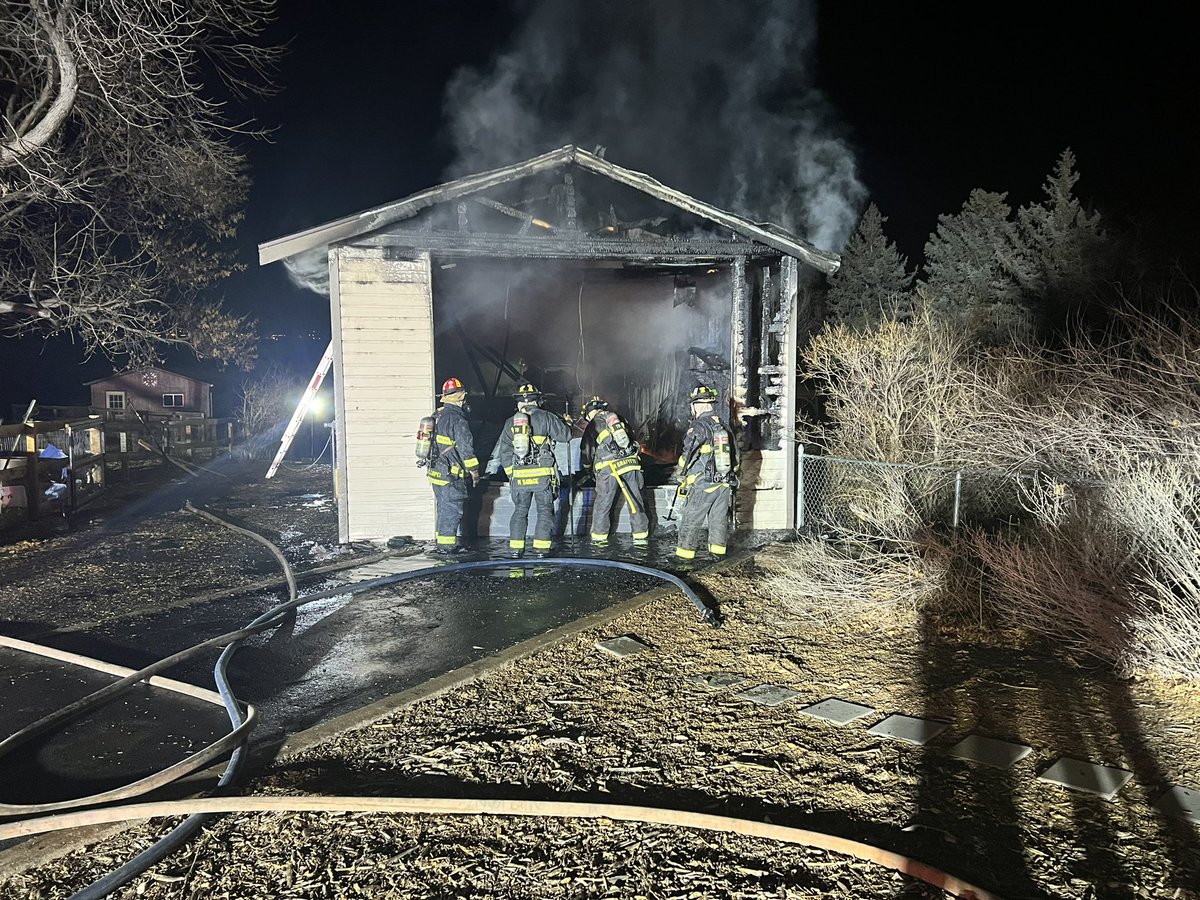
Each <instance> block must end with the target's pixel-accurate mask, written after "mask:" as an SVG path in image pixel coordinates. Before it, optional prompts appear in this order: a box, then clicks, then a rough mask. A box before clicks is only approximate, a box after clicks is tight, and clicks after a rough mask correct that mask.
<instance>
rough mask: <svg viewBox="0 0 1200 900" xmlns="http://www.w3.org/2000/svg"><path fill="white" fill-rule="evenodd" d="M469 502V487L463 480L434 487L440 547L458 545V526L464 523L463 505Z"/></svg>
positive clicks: (435, 518)
mask: <svg viewBox="0 0 1200 900" xmlns="http://www.w3.org/2000/svg"><path fill="white" fill-rule="evenodd" d="M466 502H467V485H466V483H465V482H463V481H462V480H461V479H459V480H455V481H451V482H450V483H449V484H435V485H434V486H433V506H434V522H435V526H434V527H435V528H436V531H437V533H436V534H435V536H434V537H435V540H436V541H437V545H438V546H439V547H453V546H454V545H455V544H456V543H458V526H459V524H461V522H462V517H463V505H464V504H465V503H466Z"/></svg>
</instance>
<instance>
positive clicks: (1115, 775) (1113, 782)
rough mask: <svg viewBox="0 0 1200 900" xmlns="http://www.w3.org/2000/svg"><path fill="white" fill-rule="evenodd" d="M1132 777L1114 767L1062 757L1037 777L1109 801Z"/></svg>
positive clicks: (1128, 773)
mask: <svg viewBox="0 0 1200 900" xmlns="http://www.w3.org/2000/svg"><path fill="white" fill-rule="evenodd" d="M1132 777H1133V773H1132V772H1127V771H1125V770H1124V769H1118V768H1115V767H1114V766H1099V765H1096V764H1095V763H1090V762H1084V761H1083V760H1080V759H1071V758H1070V757H1069V756H1063V757H1061V758H1060V759H1059V760H1058V761H1057V762H1056V763H1054V765H1052V766H1051V767H1050V768H1048V769H1047V770H1046V771H1045V772H1043V773H1042V774H1041V775H1039V776H1038V781H1045V782H1047V783H1049V784H1057V785H1059V786H1060V787H1065V788H1067V789H1068V790H1072V791H1082V792H1083V793H1085V794H1095V795H1096V796H1097V797H1103V798H1104V799H1105V800H1111V799H1112V798H1113V797H1115V796H1117V791H1119V790H1120V789H1121V788H1123V787H1124V786H1125V782H1127V781H1128V780H1129V779H1130V778H1132Z"/></svg>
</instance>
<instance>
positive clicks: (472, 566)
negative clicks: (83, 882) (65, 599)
mask: <svg viewBox="0 0 1200 900" xmlns="http://www.w3.org/2000/svg"><path fill="white" fill-rule="evenodd" d="M186 508H187V509H188V510H189V511H190V512H193V513H195V514H197V515H199V516H201V517H203V518H205V519H208V520H209V521H212V522H215V523H217V524H219V525H221V526H223V527H225V528H229V529H231V530H233V531H236V532H238V533H240V534H244V535H246V536H247V537H249V538H251V539H252V540H255V541H257V542H258V543H261V544H263V545H264V546H266V547H267V548H268V549H269V550H270V551H271V553H272V554H273V555H274V556H275V557H276V559H277V560H278V561H279V563H280V564H281V566H282V567H283V570H284V575H285V577H286V579H287V584H288V595H289V599H288V600H287V601H286V602H284V603H280V604H278V605H277V606H274V607H272V608H271V609H269V610H267V611H266V612H265V613H263V614H262V615H261V616H259V617H257V618H256V619H254V620H253V621H252V622H250V623H249V624H248V625H246V626H245V627H243V628H239V629H237V630H235V631H231V632H228V633H226V634H223V635H219V636H217V637H214V638H209V639H208V640H206V641H202V642H201V643H199V644H196V645H194V646H192V647H189V648H186V649H184V650H181V651H179V652H178V653H174V654H171V655H170V656H168V657H165V658H164V659H160V660H158V661H157V662H154V663H151V664H150V665H148V666H146V667H144V668H142V669H139V670H137V671H134V672H129V673H128V674H126V675H124V677H122V678H120V679H119V680H118V681H116V682H113V683H112V684H110V685H107V686H105V687H103V688H101V689H100V690H98V691H95V692H93V693H92V694H89V695H88V696H86V697H83V698H81V699H80V700H77V701H75V702H73V703H71V704H68V705H67V706H65V707H63V708H62V709H60V710H57V711H55V712H53V713H50V714H49V715H46V716H44V717H42V718H41V719H39V720H38V721H36V722H34V723H32V724H30V725H27V726H26V727H25V728H22V729H21V730H20V731H18V732H15V733H14V734H12V735H10V736H9V737H7V738H5V739H4V740H3V741H0V759H2V758H3V757H4V756H5V755H6V754H8V753H9V752H11V751H12V750H14V749H16V748H17V747H19V746H21V745H22V744H25V743H27V742H28V741H30V740H32V739H34V738H35V737H37V736H39V735H42V734H45V733H47V732H49V731H50V730H52V729H53V728H54V727H56V726H58V725H61V724H64V723H65V722H67V721H69V720H72V719H75V718H78V717H79V716H81V715H83V714H85V713H87V712H89V711H90V710H92V709H96V708H98V707H100V706H103V705H105V704H107V703H110V702H112V701H113V700H115V699H116V698H117V697H118V696H120V695H121V694H122V693H124V692H126V691H128V690H130V689H131V688H132V687H133V686H134V685H136V684H138V683H139V682H142V681H145V680H147V679H151V678H152V677H154V676H157V675H158V674H159V673H160V672H163V671H165V670H166V669H169V668H171V667H173V666H176V665H178V664H179V663H181V662H184V661H186V660H188V659H191V658H193V657H195V656H197V655H199V654H201V653H204V652H205V651H209V650H212V649H214V648H216V647H224V650H223V651H222V652H221V655H220V656H219V657H218V659H217V662H216V665H215V666H214V668H213V678H214V680H215V682H216V685H217V690H218V693H219V696H220V699H221V702H222V703H223V705H224V706H225V710H226V713H227V714H228V716H229V720H230V724H231V726H232V728H231V730H230V732H229V733H228V734H226V735H225V736H224V737H222V738H220V739H218V740H217V741H215V742H213V743H212V744H210V745H208V746H207V747H205V748H203V749H201V750H198V751H196V752H195V753H193V754H191V755H190V756H188V757H187V758H186V759H184V760H182V761H180V762H178V763H174V764H172V765H171V766H169V767H167V768H166V769H164V770H162V771H160V772H156V773H153V774H152V775H150V776H147V777H146V778H143V779H140V780H138V781H135V782H132V783H130V784H127V785H124V786H122V787H118V788H114V789H112V790H109V791H105V792H103V793H100V794H93V795H90V796H86V797H79V798H75V799H73V800H64V801H58V802H52V803H37V804H0V816H16V815H31V814H39V813H45V812H53V811H58V810H65V809H75V808H79V807H84V806H92V805H95V804H98V803H109V802H115V801H120V800H129V799H132V798H133V797H137V796H140V795H142V794H145V793H147V792H149V791H151V790H154V789H156V788H159V787H162V786H164V785H165V784H169V783H170V782H172V781H174V780H177V779H179V778H182V777H183V776H185V775H187V774H189V773H190V772H194V771H196V770H197V769H199V768H200V767H201V766H203V765H205V764H206V763H208V762H210V761H212V760H213V759H215V758H216V757H218V756H220V755H223V754H224V753H225V752H228V751H229V750H230V749H232V751H233V752H232V755H231V757H230V760H229V763H228V764H227V766H226V768H225V771H224V772H223V773H222V775H221V777H220V779H219V781H218V782H217V790H221V789H223V788H225V787H227V786H228V785H229V784H231V783H232V781H233V780H234V778H235V777H236V776H237V774H238V773H239V772H240V770H241V766H242V762H243V756H244V749H245V746H244V745H245V740H246V738H247V737H248V735H249V731H250V729H251V728H252V727H253V724H254V718H255V714H254V709H253V707H247V709H246V712H245V713H243V711H242V709H241V706H240V704H239V703H238V700H237V697H236V695H235V694H234V692H233V690H232V688H231V686H230V684H229V681H228V666H229V662H230V660H231V659H232V658H233V655H234V654H235V653H236V652H237V650H238V648H239V647H240V645H241V643H242V641H244V640H245V639H246V638H248V637H251V636H253V635H256V634H259V633H261V632H264V631H267V630H269V629H271V628H274V627H276V626H277V625H279V624H280V623H281V622H282V621H283V620H284V619H285V618H286V617H287V616H288V614H289V613H291V612H292V611H293V610H295V609H296V608H298V607H300V606H303V605H304V604H307V603H311V602H313V601H316V600H326V599H329V598H331V597H339V596H345V595H357V594H360V593H363V592H366V591H371V590H375V589H378V588H382V587H387V586H390V585H394V584H399V583H401V582H405V581H413V580H416V579H419V578H429V577H436V576H439V575H446V574H452V573H456V572H463V571H471V570H478V569H494V568H498V567H502V568H511V567H513V566H585V567H604V568H615V569H624V570H626V571H630V572H635V573H637V574H641V575H650V576H653V577H656V578H660V579H662V580H664V581H667V582H669V583H670V584H672V585H674V586H675V587H677V588H679V589H680V590H681V591H683V593H684V595H685V596H687V598H688V599H689V600H690V601H691V602H692V604H693V605H694V606H695V607H696V609H697V610H698V611H699V612H700V614H701V618H702V620H703V621H705V622H707V623H709V624H710V625H712V626H713V627H717V626H718V625H719V618H718V616H717V613H716V611H715V610H712V609H710V608H709V607H707V606H706V605H705V604H704V602H703V601H702V600H701V599H700V598H699V597H698V596H697V595H696V592H695V591H694V590H692V588H691V587H689V586H688V585H687V584H686V583H684V582H683V581H682V580H681V579H680V578H678V577H676V576H674V575H671V574H670V573H668V572H662V571H659V570H658V569H652V568H650V567H648V566H640V565H637V564H635V563H626V562H620V561H617V560H600V559H573V558H560V559H553V558H551V559H539V560H483V561H478V562H463V563H452V564H442V565H437V566H431V567H428V568H422V569H416V570H414V571H411V572H402V573H399V574H396V575H385V576H383V577H380V578H375V579H371V580H369V581H364V582H360V583H358V584H354V585H341V586H338V587H334V588H330V589H328V590H324V591H318V592H316V593H313V594H306V595H305V596H303V597H297V588H296V579H295V575H294V573H293V572H292V568H291V565H290V564H289V563H288V561H287V559H286V558H285V557H284V556H283V554H282V552H281V551H280V550H279V549H278V548H277V547H276V546H275V545H274V544H272V543H271V542H270V541H268V540H267V539H266V538H264V537H262V536H261V535H259V534H256V533H255V532H253V531H250V530H248V529H244V528H239V527H238V526H236V525H233V524H231V523H229V522H226V521H225V520H223V519H221V518H219V517H218V516H215V515H213V514H212V513H209V512H207V511H205V510H201V509H197V508H196V507H194V506H192V505H191V503H188V504H187V507H186ZM0 643H3V644H7V645H8V646H12V647H14V648H15V649H25V650H34V651H35V652H38V651H40V649H41V648H36V647H34V646H33V645H28V644H25V642H20V641H14V640H11V639H0ZM23 644H24V646H21V645H23ZM46 649H47V650H48V649H49V648H46ZM52 654H53V651H51V652H50V653H48V654H43V655H52ZM60 658H63V657H61V656H60ZM110 671H112V669H110ZM124 671H128V670H124ZM162 686H165V687H170V685H167V684H162ZM171 689H174V688H171ZM197 690H199V689H197ZM201 699H208V698H201ZM210 702H211V701H210ZM209 818H211V816H210V815H206V814H197V815H193V816H190V817H189V818H188V819H186V820H185V821H184V822H183V823H181V824H180V825H179V826H177V827H176V828H175V830H173V831H172V832H170V833H169V834H168V835H166V836H165V837H164V838H162V839H161V840H160V841H159V842H158V843H156V844H154V845H152V846H151V847H149V848H148V849H147V850H145V851H143V852H142V853H141V854H139V855H138V856H137V857H135V858H134V859H132V860H130V861H129V862H128V863H126V864H125V865H124V866H122V867H121V868H120V869H118V870H116V871H115V872H113V873H111V874H110V875H109V876H107V877H105V878H104V879H101V880H100V881H97V882H96V883H95V884H93V885H90V886H89V887H87V888H85V889H84V890H82V891H80V892H79V893H78V894H76V895H75V897H74V898H73V900H97V898H101V897H104V896H106V895H107V894H109V893H110V892H112V891H114V890H116V889H117V888H118V887H120V886H122V885H124V884H127V883H128V882H129V881H131V880H132V879H133V878H135V877H137V876H138V875H139V874H141V873H142V872H144V871H146V870H147V869H149V868H150V867H151V866H153V865H155V864H156V863H157V862H159V861H160V860H161V859H163V858H164V857H165V856H167V855H168V854H169V853H171V852H173V851H174V850H175V849H176V848H177V847H178V846H180V845H181V844H182V843H183V842H184V841H186V840H187V839H188V838H189V837H190V836H191V835H192V834H194V833H195V832H196V831H197V830H198V829H199V828H200V826H201V825H203V824H204V822H205V821H207V820H208V819H209ZM16 824H20V823H16ZM5 827H6V828H8V827H13V826H5Z"/></svg>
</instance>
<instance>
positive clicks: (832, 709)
mask: <svg viewBox="0 0 1200 900" xmlns="http://www.w3.org/2000/svg"><path fill="white" fill-rule="evenodd" d="M800 712H802V713H804V715H806V716H812V717H813V718H816V719H824V720H825V721H826V722H833V723H834V724H835V725H846V724H848V723H850V722H854V721H856V720H857V719H861V718H862V717H863V716H869V715H871V713H873V712H875V710H873V709H872V708H871V707H869V706H863V705H862V704H860V703H850V702H848V701H846V700H838V699H837V698H835V697H830V698H829V699H828V700H822V701H821V702H820V703H814V704H813V705H812V706H806V707H804V709H802V710H800Z"/></svg>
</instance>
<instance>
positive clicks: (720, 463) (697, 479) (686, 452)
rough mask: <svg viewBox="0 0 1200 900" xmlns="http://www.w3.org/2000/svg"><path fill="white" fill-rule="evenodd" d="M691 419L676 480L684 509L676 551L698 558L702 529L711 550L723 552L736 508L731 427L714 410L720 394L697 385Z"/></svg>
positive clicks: (674, 477) (691, 395) (690, 397)
mask: <svg viewBox="0 0 1200 900" xmlns="http://www.w3.org/2000/svg"><path fill="white" fill-rule="evenodd" d="M688 400H689V402H690V404H691V411H692V421H691V423H690V425H689V427H688V430H687V434H685V435H684V437H683V452H682V454H681V455H680V457H679V464H678V466H677V467H676V469H675V475H674V476H673V477H672V481H674V482H675V483H676V484H678V488H677V492H678V497H679V499H681V500H683V511H682V512H681V513H680V514H679V538H678V545H677V546H676V547H675V555H676V556H678V557H679V558H680V559H685V560H690V559H695V558H696V550H697V548H698V547H699V545H700V539H701V535H702V532H703V531H704V530H705V529H706V528H707V530H708V552H709V553H711V554H712V555H713V556H715V557H721V556H724V555H725V550H726V546H727V544H728V540H729V517H730V511H731V509H732V506H733V499H732V497H733V491H734V489H735V488H736V487H737V479H736V477H735V476H734V468H735V460H734V457H733V441H732V439H731V436H730V433H729V426H728V425H726V424H725V422H724V421H722V419H721V417H720V415H718V414H717V412H716V403H717V393H716V391H714V390H713V389H712V388H710V387H707V386H705V385H699V386H697V387H695V388H693V389H692V392H691V394H690V395H689V397H688Z"/></svg>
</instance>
